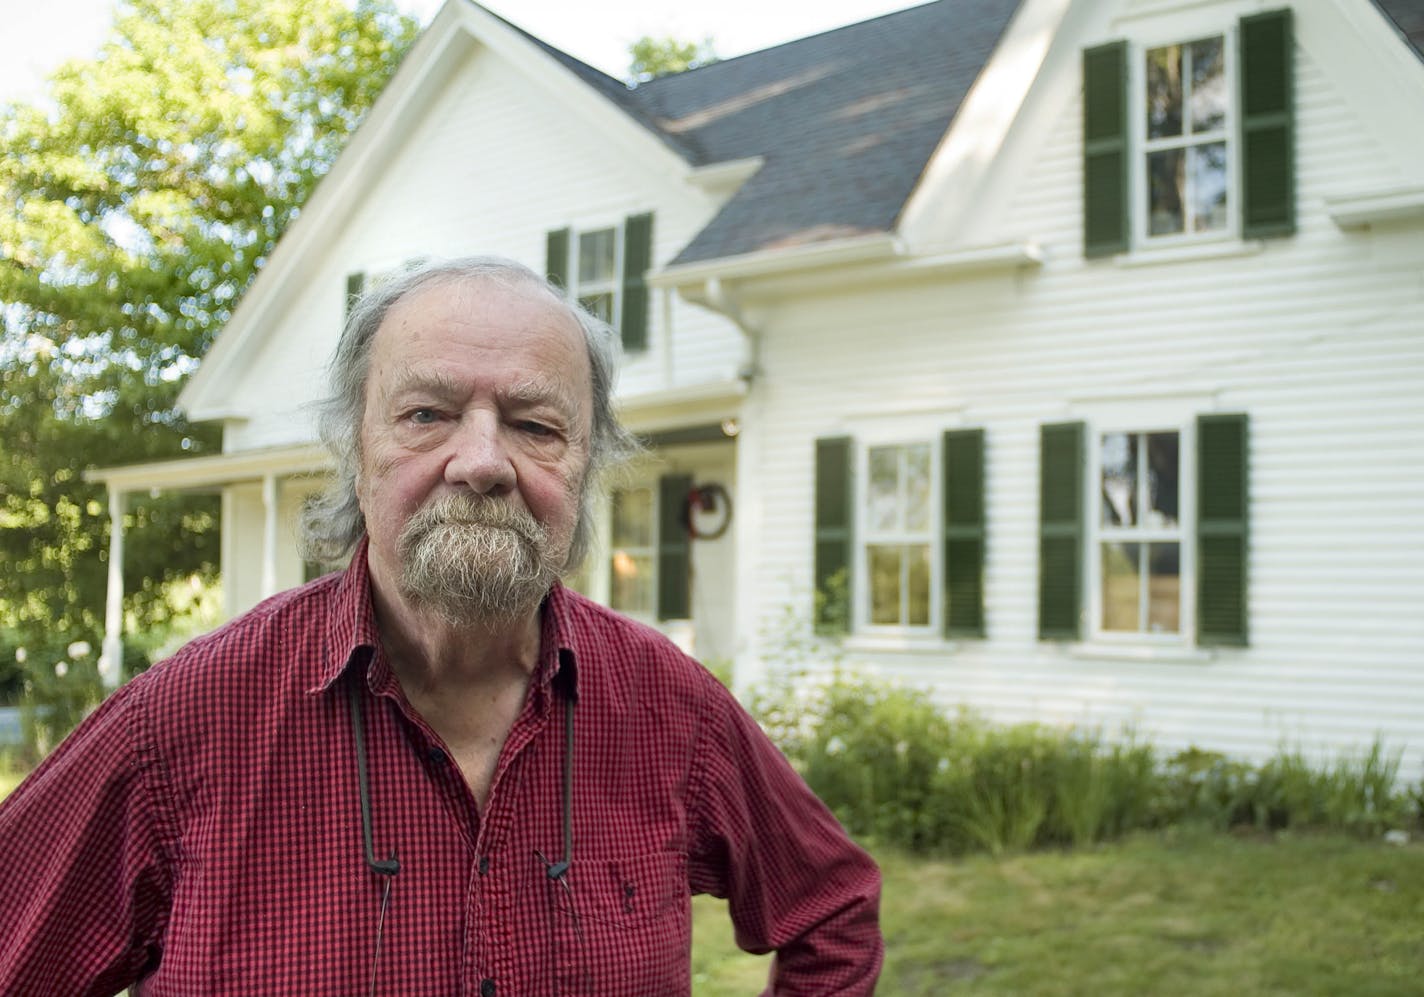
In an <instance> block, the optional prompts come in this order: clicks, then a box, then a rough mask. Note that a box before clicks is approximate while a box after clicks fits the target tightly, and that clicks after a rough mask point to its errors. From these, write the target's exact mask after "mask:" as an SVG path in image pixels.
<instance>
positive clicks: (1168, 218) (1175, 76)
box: [1140, 35, 1231, 238]
mask: <svg viewBox="0 0 1424 997" xmlns="http://www.w3.org/2000/svg"><path fill="white" fill-rule="evenodd" d="M1144 63H1145V64H1144V66H1143V74H1142V80H1143V88H1142V89H1143V97H1144V102H1143V106H1144V112H1145V113H1144V115H1143V117H1144V121H1143V125H1144V126H1145V129H1144V134H1143V142H1142V149H1143V156H1142V157H1140V161H1141V162H1142V164H1143V167H1144V176H1143V185H1142V187H1143V190H1144V192H1145V193H1146V195H1147V204H1146V211H1145V216H1146V221H1147V227H1146V235H1147V237H1148V238H1154V237H1158V236H1173V235H1183V234H1188V235H1195V234H1200V233H1204V232H1222V231H1225V230H1226V229H1227V228H1228V227H1229V225H1230V217H1229V214H1228V212H1227V203H1228V200H1229V199H1230V197H1229V193H1228V188H1229V187H1230V180H1231V176H1230V172H1231V171H1230V169H1229V166H1228V155H1227V153H1228V150H1229V140H1228V135H1229V129H1228V126H1229V125H1230V124H1231V121H1230V104H1231V102H1230V100H1229V98H1228V89H1227V64H1226V63H1227V60H1226V45H1225V41H1224V39H1223V38H1222V36H1220V35H1217V36H1216V37H1215V38H1204V39H1201V40H1200V41H1194V42H1189V43H1187V44H1183V45H1165V46H1161V47H1159V48H1152V49H1148V50H1147V53H1146V58H1145V60H1144Z"/></svg>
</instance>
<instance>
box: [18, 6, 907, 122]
mask: <svg viewBox="0 0 1424 997" xmlns="http://www.w3.org/2000/svg"><path fill="white" fill-rule="evenodd" d="M921 2H923V0H821V2H820V3H816V4H791V3H769V2H767V0H703V2H701V3H688V2H683V0H599V2H596V3H580V2H577V0H486V2H485V6H486V7H488V8H489V9H490V10H492V11H494V12H495V13H496V14H499V15H500V16H501V17H503V18H505V19H506V20H508V21H512V22H514V23H515V24H517V25H519V26H520V27H521V28H524V29H525V30H526V31H529V32H531V33H532V34H534V35H537V36H538V37H540V38H542V39H544V40H545V41H547V42H549V43H550V44H552V45H554V46H556V47H558V48H561V49H563V50H564V51H566V52H569V53H570V54H572V55H574V56H577V57H578V58H579V59H582V60H583V61H584V62H587V63H588V64H590V65H592V66H595V67H597V68H599V69H601V70H603V71H604V72H605V73H608V74H610V75H612V76H617V77H622V76H623V75H624V73H625V72H626V70H627V67H628V46H629V45H630V44H631V43H632V42H633V41H634V40H635V39H637V38H640V37H642V36H643V35H655V36H663V35H671V36H672V37H675V38H678V39H682V40H686V41H701V40H702V39H704V38H711V39H712V42H713V47H714V48H715V49H716V52H717V54H718V55H720V56H722V57H723V58H729V57H731V56H734V55H741V54H742V53H744V52H752V51H756V50H757V49H762V48H766V47H768V46H771V45H777V44H779V43H781V42H784V41H790V40H791V39H793V38H801V37H804V36H805V35H812V34H816V33H817V32H820V31H826V30H828V29H830V28H837V27H840V26H842V25H845V24H852V23H854V22H856V21H863V20H866V19H867V18H871V17H877V16H879V15H881V14H887V13H889V12H890V11H894V10H901V9H903V8H905V7H913V6H915V5H916V4H918V3H921ZM397 3H398V4H399V6H400V7H401V8H402V9H404V10H405V11H407V12H408V13H410V14H413V15H415V16H416V17H418V18H419V19H420V21H421V23H422V24H424V23H427V22H428V21H429V20H430V18H431V17H433V16H434V14H435V11H437V10H438V9H439V8H440V4H441V0H397ZM113 6H114V0H0V102H8V101H15V100H33V99H35V98H37V97H39V96H40V95H41V93H42V92H43V80H44V78H45V76H46V75H48V74H49V73H50V72H51V71H52V70H54V69H55V68H56V67H58V65H59V64H60V63H62V62H64V61H65V60H67V59H72V58H81V57H86V56H89V55H93V54H94V53H95V52H96V51H97V50H98V48H99V45H100V43H101V42H102V41H103V39H104V36H105V35H106V33H107V31H108V27H109V24H110V20H111V13H112V10H113Z"/></svg>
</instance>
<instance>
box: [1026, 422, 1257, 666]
mask: <svg viewBox="0 0 1424 997" xmlns="http://www.w3.org/2000/svg"><path fill="white" fill-rule="evenodd" d="M1085 440H1091V441H1092V443H1091V449H1090V450H1088V451H1087V452H1085V449H1084V441H1085ZM1246 442H1247V420H1246V416H1244V415H1209V416H1199V417H1198V418H1197V419H1196V420H1195V423H1194V424H1193V425H1189V426H1167V427H1157V428H1150V429H1148V428H1134V429H1119V428H1116V427H1103V428H1099V429H1096V430H1094V431H1091V432H1090V431H1089V429H1088V427H1087V426H1086V425H1085V424H1084V423H1066V424H1060V425H1052V426H1044V427H1042V430H1041V433H1040V443H1039V460H1040V474H1039V478H1040V482H1039V488H1040V491H1039V496H1040V498H1039V614H1038V616H1039V636H1040V638H1042V639H1045V640H1064V639H1067V640H1077V639H1079V638H1080V637H1081V636H1082V635H1083V631H1084V629H1085V628H1084V621H1085V620H1086V621H1087V627H1086V630H1087V631H1088V633H1089V634H1090V635H1092V636H1094V637H1100V638H1103V639H1108V640H1121V639H1136V640H1147V641H1168V642H1174V643H1178V644H1186V643H1193V642H1194V643H1197V644H1244V643H1245V642H1246V636H1247V616H1246V555H1247V532H1246V528H1247V492H1246V488H1247V464H1246V459H1247V450H1246ZM1085 472H1086V473H1085ZM1085 480H1086V482H1087V483H1088V484H1087V487H1084V481H1085ZM1193 483H1194V485H1195V487H1192V486H1193ZM1085 593H1086V598H1084V595H1085Z"/></svg>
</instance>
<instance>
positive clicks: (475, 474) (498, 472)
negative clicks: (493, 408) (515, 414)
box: [445, 412, 515, 495]
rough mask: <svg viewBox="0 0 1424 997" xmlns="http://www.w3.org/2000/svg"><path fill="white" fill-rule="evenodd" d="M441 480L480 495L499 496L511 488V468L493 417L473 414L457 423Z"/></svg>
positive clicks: (484, 414)
mask: <svg viewBox="0 0 1424 997" xmlns="http://www.w3.org/2000/svg"><path fill="white" fill-rule="evenodd" d="M445 480H446V481H447V482H448V483H450V484H454V485H464V486H465V487H467V488H470V489H472V490H474V491H476V492H479V493H480V494H481V495H499V494H502V493H504V492H506V491H508V490H509V489H511V488H513V487H514V483H515V473H514V464H513V462H511V460H510V455H509V450H508V446H507V441H506V439H505V437H504V426H503V424H502V423H501V422H500V420H499V418H498V417H497V416H496V415H494V414H493V413H490V412H474V413H470V414H468V415H466V416H465V417H464V418H462V419H461V420H460V425H459V426H458V427H457V429H456V431H455V433H454V435H453V437H452V438H451V452H450V459H449V460H447V461H446V462H445Z"/></svg>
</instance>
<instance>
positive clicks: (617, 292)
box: [568, 225, 623, 329]
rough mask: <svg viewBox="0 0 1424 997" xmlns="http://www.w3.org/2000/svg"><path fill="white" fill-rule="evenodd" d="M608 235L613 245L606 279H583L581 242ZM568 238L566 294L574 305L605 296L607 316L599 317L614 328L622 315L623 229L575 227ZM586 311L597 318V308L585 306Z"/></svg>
mask: <svg viewBox="0 0 1424 997" xmlns="http://www.w3.org/2000/svg"><path fill="white" fill-rule="evenodd" d="M601 234H608V235H609V236H610V238H611V239H612V242H613V259H612V261H611V263H610V265H609V266H608V275H607V277H606V278H604V277H598V278H592V279H584V278H583V276H582V274H583V264H584V262H585V261H584V260H583V252H584V243H585V240H586V239H588V238H589V237H592V236H597V235H601ZM571 236H572V237H571V238H570V239H569V243H570V247H569V255H570V256H571V257H572V258H571V259H570V260H569V276H568V285H569V286H568V294H569V297H570V298H571V299H572V300H574V301H577V302H580V303H584V302H586V301H588V300H589V299H595V298H601V297H606V298H607V299H608V314H607V315H601V316H600V317H602V318H603V320H604V321H606V322H607V323H608V324H609V325H611V326H613V328H615V329H617V328H618V327H619V322H620V321H621V320H622V316H623V294H622V288H623V282H622V279H621V274H622V273H623V226H622V225H605V226H603V227H601V228H586V229H580V228H575V229H574V230H573V231H572V233H571ZM585 307H587V308H588V310H589V311H591V312H593V313H594V314H595V315H600V311H599V309H598V308H597V307H593V306H591V305H585Z"/></svg>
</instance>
